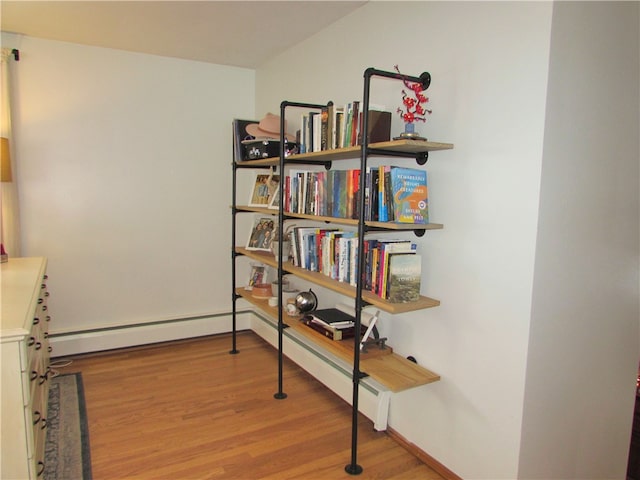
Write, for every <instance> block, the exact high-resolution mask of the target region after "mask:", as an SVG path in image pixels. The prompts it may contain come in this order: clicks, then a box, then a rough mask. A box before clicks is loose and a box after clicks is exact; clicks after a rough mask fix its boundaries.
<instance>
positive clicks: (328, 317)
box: [308, 308, 355, 327]
mask: <svg viewBox="0 0 640 480" xmlns="http://www.w3.org/2000/svg"><path fill="white" fill-rule="evenodd" d="M308 316H310V317H312V318H315V319H317V320H320V322H322V323H323V324H325V325H328V326H334V327H338V326H345V325H347V326H350V325H353V324H354V323H355V318H353V316H352V315H349V314H348V313H345V312H343V311H342V310H338V309H337V308H324V309H321V310H314V311H313V312H311V314H310V315H308Z"/></svg>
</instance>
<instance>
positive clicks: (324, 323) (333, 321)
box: [302, 308, 356, 340]
mask: <svg viewBox="0 0 640 480" xmlns="http://www.w3.org/2000/svg"><path fill="white" fill-rule="evenodd" d="M355 321H356V319H355V318H354V317H353V316H352V315H349V314H348V313H345V312H343V311H342V310H338V309H337V308H325V309H322V310H315V311H313V312H311V313H308V314H307V315H305V316H304V317H303V318H302V322H303V323H304V324H305V325H306V326H308V327H309V328H311V329H313V330H315V331H316V332H318V333H321V334H322V335H324V336H325V337H327V338H330V339H331V340H345V339H347V338H353V337H354V336H355Z"/></svg>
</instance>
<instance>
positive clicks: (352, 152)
mask: <svg viewBox="0 0 640 480" xmlns="http://www.w3.org/2000/svg"><path fill="white" fill-rule="evenodd" d="M369 148H371V149H376V150H388V151H396V152H409V153H423V152H434V151H437V150H451V149H452V148H453V144H452V143H442V142H429V141H425V140H390V141H388V142H378V143H372V144H370V145H369ZM360 150H361V148H360V145H358V146H355V147H345V148H334V149H332V150H323V151H321V152H310V153H300V154H297V155H290V156H289V157H287V163H305V162H308V161H312V162H318V161H327V162H330V161H333V160H349V159H351V160H352V159H354V158H358V155H359V153H360ZM279 163H280V158H279V157H271V158H263V159H260V160H245V161H242V162H238V164H242V165H243V166H246V167H249V166H256V167H259V166H271V165H278V164H279Z"/></svg>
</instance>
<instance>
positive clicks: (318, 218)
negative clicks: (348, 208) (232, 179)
mask: <svg viewBox="0 0 640 480" xmlns="http://www.w3.org/2000/svg"><path fill="white" fill-rule="evenodd" d="M238 208H239V207H238ZM284 215H285V216H287V217H289V218H300V219H302V220H312V221H315V222H328V223H334V224H336V225H350V226H353V227H357V226H358V220H357V219H354V218H340V217H327V216H322V215H312V214H308V213H291V212H284ZM364 223H365V225H367V226H368V227H371V228H376V229H384V230H410V231H411V230H441V229H442V228H444V226H443V225H442V224H441V223H425V224H419V223H396V222H370V221H365V222H364Z"/></svg>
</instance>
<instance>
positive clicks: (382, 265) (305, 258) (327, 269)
mask: <svg viewBox="0 0 640 480" xmlns="http://www.w3.org/2000/svg"><path fill="white" fill-rule="evenodd" d="M291 244H292V254H293V264H294V265H295V266H297V267H300V268H304V269H306V270H309V271H312V272H319V273H322V274H324V275H326V276H328V277H330V278H331V279H333V280H336V281H339V282H345V283H348V284H350V285H352V286H356V283H357V281H358V279H359V280H360V281H361V282H362V288H363V290H366V291H369V292H372V293H374V294H376V295H377V296H379V297H380V298H383V299H387V300H388V301H389V302H391V303H406V302H413V301H416V300H418V299H419V298H420V287H421V284H420V283H421V265H422V259H421V256H420V255H419V254H418V253H417V245H416V244H415V243H413V242H411V241H409V240H380V239H365V240H364V242H363V247H364V250H363V255H364V256H365V258H364V264H365V268H364V271H363V272H362V273H361V274H359V273H358V237H357V235H356V233H355V232H350V231H343V230H338V229H326V228H317V227H294V228H293V232H292V235H291Z"/></svg>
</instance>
